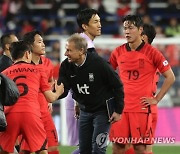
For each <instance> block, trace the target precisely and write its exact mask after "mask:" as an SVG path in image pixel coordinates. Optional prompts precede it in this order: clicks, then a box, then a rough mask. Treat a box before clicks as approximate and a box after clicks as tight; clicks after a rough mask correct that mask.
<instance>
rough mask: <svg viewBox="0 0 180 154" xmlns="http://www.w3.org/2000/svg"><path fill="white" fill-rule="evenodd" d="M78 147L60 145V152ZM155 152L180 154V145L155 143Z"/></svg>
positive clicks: (65, 152)
mask: <svg viewBox="0 0 180 154" xmlns="http://www.w3.org/2000/svg"><path fill="white" fill-rule="evenodd" d="M76 148H77V147H75V146H60V153H61V154H71V152H72V151H74V150H75V149H76ZM153 152H154V154H180V145H174V146H170V145H167V146H160V145H158V146H157V145H155V146H154V147H153ZM106 153H107V154H112V147H111V146H109V147H108V149H107V152H106Z"/></svg>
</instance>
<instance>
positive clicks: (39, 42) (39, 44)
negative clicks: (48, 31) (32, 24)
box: [32, 34, 45, 56]
mask: <svg viewBox="0 0 180 154" xmlns="http://www.w3.org/2000/svg"><path fill="white" fill-rule="evenodd" d="M32 51H33V54H36V55H39V56H40V55H45V44H44V42H43V38H42V37H41V36H40V35H39V34H36V35H35V36H34V43H33V46H32Z"/></svg>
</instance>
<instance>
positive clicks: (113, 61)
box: [109, 47, 118, 70]
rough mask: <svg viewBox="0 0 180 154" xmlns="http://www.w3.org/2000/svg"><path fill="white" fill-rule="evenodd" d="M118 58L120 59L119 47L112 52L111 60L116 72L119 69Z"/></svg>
mask: <svg viewBox="0 0 180 154" xmlns="http://www.w3.org/2000/svg"><path fill="white" fill-rule="evenodd" d="M117 57H118V47H117V48H116V49H115V50H114V51H112V53H111V55H110V58H109V62H110V64H111V66H112V67H113V69H114V70H116V69H117V67H118V63H117Z"/></svg>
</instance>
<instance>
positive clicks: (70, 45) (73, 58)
mask: <svg viewBox="0 0 180 154" xmlns="http://www.w3.org/2000/svg"><path fill="white" fill-rule="evenodd" d="M65 48H66V52H65V56H67V58H68V61H69V62H73V63H76V64H81V63H82V54H83V50H82V49H80V50H79V49H76V47H75V44H74V42H73V41H69V42H67V43H66V47H65Z"/></svg>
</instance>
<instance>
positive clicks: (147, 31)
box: [125, 24, 160, 154]
mask: <svg viewBox="0 0 180 154" xmlns="http://www.w3.org/2000/svg"><path fill="white" fill-rule="evenodd" d="M141 35H142V40H143V41H144V42H145V43H149V44H151V43H152V42H153V40H154V38H155V36H156V30H155V28H154V26H153V25H150V24H144V25H143V32H142V34H141ZM159 76H160V73H159V71H158V70H157V71H156V73H155V75H154V81H153V86H154V88H153V95H155V94H156V91H157V84H158V81H159ZM151 113H152V129H153V131H155V129H156V124H157V106H154V110H151ZM126 149H127V150H126V151H125V154H134V149H133V147H132V146H131V144H128V145H127V146H126ZM146 154H152V145H146Z"/></svg>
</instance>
